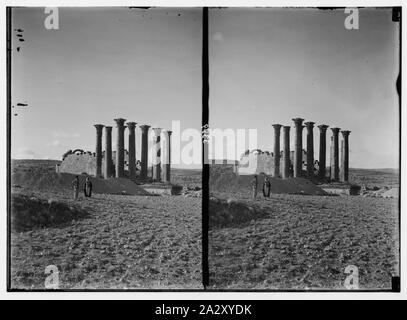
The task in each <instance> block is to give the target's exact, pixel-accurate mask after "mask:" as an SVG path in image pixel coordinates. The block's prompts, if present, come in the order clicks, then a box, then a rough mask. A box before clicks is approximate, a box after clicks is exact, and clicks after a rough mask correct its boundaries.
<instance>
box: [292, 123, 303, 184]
mask: <svg viewBox="0 0 407 320" xmlns="http://www.w3.org/2000/svg"><path fill="white" fill-rule="evenodd" d="M293 121H294V126H295V149H294V177H301V176H302V129H303V126H302V122H303V121H304V119H301V118H295V119H293Z"/></svg>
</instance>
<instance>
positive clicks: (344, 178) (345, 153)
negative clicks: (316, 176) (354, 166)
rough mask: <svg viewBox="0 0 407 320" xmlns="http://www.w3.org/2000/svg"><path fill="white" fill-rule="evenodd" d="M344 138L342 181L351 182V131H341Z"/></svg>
mask: <svg viewBox="0 0 407 320" xmlns="http://www.w3.org/2000/svg"><path fill="white" fill-rule="evenodd" d="M341 133H342V136H343V140H342V142H343V154H342V174H341V178H342V179H341V180H342V181H343V182H348V181H349V134H350V131H349V130H342V131H341Z"/></svg>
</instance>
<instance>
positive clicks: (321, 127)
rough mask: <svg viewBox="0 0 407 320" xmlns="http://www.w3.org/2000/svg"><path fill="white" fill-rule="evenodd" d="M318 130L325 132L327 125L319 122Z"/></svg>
mask: <svg viewBox="0 0 407 320" xmlns="http://www.w3.org/2000/svg"><path fill="white" fill-rule="evenodd" d="M318 128H319V130H321V132H326V130H327V129H328V128H329V126H327V125H326V124H320V125H319V126H318Z"/></svg>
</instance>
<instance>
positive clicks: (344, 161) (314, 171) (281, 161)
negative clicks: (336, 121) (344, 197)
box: [237, 118, 350, 183]
mask: <svg viewBox="0 0 407 320" xmlns="http://www.w3.org/2000/svg"><path fill="white" fill-rule="evenodd" d="M292 120H293V122H294V130H293V131H294V150H290V129H291V127H290V126H282V125H281V124H273V125H272V127H273V129H274V147H273V152H268V151H262V150H259V149H256V150H252V151H249V150H247V151H246V152H245V154H243V155H242V156H241V158H240V161H239V165H238V168H237V172H238V174H241V175H244V174H262V173H263V174H266V175H269V176H272V177H277V178H283V179H287V178H289V177H295V178H296V177H302V178H308V179H311V180H320V181H323V180H328V179H329V180H330V181H340V182H346V183H347V182H348V181H349V134H350V131H349V130H341V129H340V128H337V127H333V128H331V131H332V136H331V145H330V165H329V171H328V172H327V166H326V132H327V129H328V128H329V126H328V125H325V124H321V125H318V129H319V158H318V160H315V159H314V125H315V122H311V121H308V122H305V123H304V122H303V121H304V119H302V118H294V119H292ZM281 128H283V138H282V140H283V141H282V142H283V143H282V144H283V150H281V149H280V131H281ZM304 128H306V149H304V148H303V143H302V141H303V129H304ZM339 132H340V133H341V134H342V140H341V147H340V148H339V140H340V137H339ZM339 149H340V150H339Z"/></svg>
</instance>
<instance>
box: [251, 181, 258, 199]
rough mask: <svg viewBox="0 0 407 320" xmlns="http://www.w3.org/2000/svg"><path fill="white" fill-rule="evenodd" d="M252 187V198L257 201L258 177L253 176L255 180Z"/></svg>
mask: <svg viewBox="0 0 407 320" xmlns="http://www.w3.org/2000/svg"><path fill="white" fill-rule="evenodd" d="M250 184H251V187H252V198H253V199H256V196H257V175H254V176H253V179H252V181H251V183H250Z"/></svg>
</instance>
